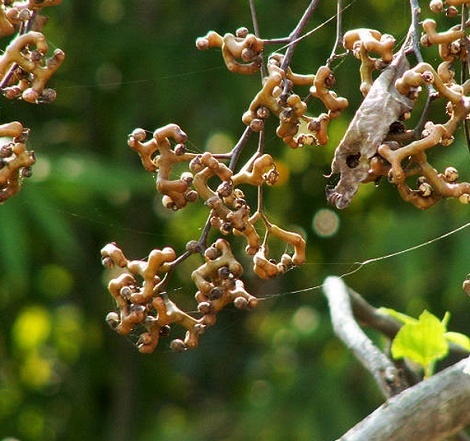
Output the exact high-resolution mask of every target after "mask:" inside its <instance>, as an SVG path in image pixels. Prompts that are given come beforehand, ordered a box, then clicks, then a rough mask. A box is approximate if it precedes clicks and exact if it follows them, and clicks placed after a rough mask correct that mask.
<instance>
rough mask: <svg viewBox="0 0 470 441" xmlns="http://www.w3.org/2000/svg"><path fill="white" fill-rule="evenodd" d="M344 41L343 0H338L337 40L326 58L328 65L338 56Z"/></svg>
mask: <svg viewBox="0 0 470 441" xmlns="http://www.w3.org/2000/svg"><path fill="white" fill-rule="evenodd" d="M342 41H343V0H337V2H336V40H335V44H334V45H333V49H332V50H331V55H330V57H329V58H328V60H326V65H327V66H328V67H330V65H331V63H332V62H333V61H334V60H335V58H336V57H337V55H336V51H337V50H338V47H339V46H340V45H341V44H342Z"/></svg>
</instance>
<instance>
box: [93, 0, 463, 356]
mask: <svg viewBox="0 0 470 441" xmlns="http://www.w3.org/2000/svg"><path fill="white" fill-rule="evenodd" d="M452 7H453V8H455V6H454V5H452ZM444 9H445V8H443V10H444ZM449 9H450V6H449V8H447V13H448V15H452V13H451V12H452V11H450V10H449ZM422 24H423V28H424V31H425V34H424V36H423V38H422V41H421V44H422V45H423V46H425V45H430V44H438V45H439V47H440V53H441V57H442V58H443V63H442V64H441V66H440V67H439V68H438V70H437V72H436V71H435V70H434V69H433V68H432V67H431V66H430V65H428V64H424V63H420V64H418V65H417V66H415V67H414V68H410V66H409V63H408V60H407V52H408V51H412V50H413V49H414V48H415V44H410V43H408V44H406V45H404V46H403V47H402V48H401V49H400V50H395V39H394V38H393V37H392V36H391V35H388V34H381V33H380V32H378V31H375V30H372V29H356V30H353V31H349V32H347V33H345V34H344V38H343V46H344V48H345V49H346V50H347V51H348V52H351V53H352V54H354V56H355V57H356V58H358V59H359V60H360V61H361V67H360V75H361V85H360V90H361V92H362V94H363V96H364V100H363V102H362V104H361V106H360V108H359V109H358V111H357V112H356V114H355V116H354V118H353V120H352V121H351V123H350V126H349V128H348V130H347V132H346V134H345V135H344V138H343V140H342V141H341V143H340V144H339V146H338V147H337V149H336V151H335V157H334V159H333V162H332V174H340V179H339V182H338V184H337V185H336V186H335V187H334V188H327V197H328V200H329V201H330V202H331V203H332V204H333V205H335V206H336V207H338V208H344V207H346V206H347V205H348V204H349V203H350V201H351V199H352V197H353V196H354V194H355V193H356V191H357V189H358V187H359V185H360V184H361V183H365V182H371V181H375V182H377V181H378V180H379V179H380V178H381V177H382V176H387V177H388V178H389V180H390V181H391V182H392V183H393V184H395V185H396V186H397V188H398V190H399V192H400V194H401V195H402V197H403V198H404V199H405V200H407V201H410V202H412V203H413V204H415V205H416V206H417V207H419V208H427V207H429V206H430V205H432V204H433V203H435V202H437V201H438V200H439V199H441V198H444V197H457V198H459V199H460V201H461V202H463V203H467V202H468V201H469V198H470V196H469V195H470V184H468V183H465V182H458V173H457V171H456V170H455V169H454V168H452V167H448V168H447V169H446V170H445V171H444V172H443V173H438V172H437V171H436V170H434V168H432V167H431V166H430V165H429V164H428V162H427V158H426V155H425V150H426V149H427V148H430V147H432V146H435V145H437V144H441V145H448V144H450V142H451V141H452V139H453V138H452V135H453V133H454V132H455V130H456V128H457V125H458V124H459V123H460V122H462V120H463V119H464V118H466V116H467V114H468V112H469V111H470V102H469V101H468V99H467V97H466V90H467V88H469V87H470V86H469V85H467V83H464V84H463V85H459V84H457V83H456V82H455V80H454V77H453V75H452V65H453V63H454V62H456V61H459V60H461V59H462V58H465V57H466V50H465V44H464V43H465V42H464V41H463V39H464V38H465V33H464V31H463V30H461V29H460V28H459V27H456V28H455V29H451V30H450V31H448V32H444V33H438V32H437V31H436V26H435V23H434V22H432V21H429V20H425V21H424V22H423V23H422ZM196 46H197V48H198V49H200V50H206V49H209V48H213V47H218V48H220V49H221V51H222V56H223V59H224V62H225V64H226V66H227V68H228V69H229V70H230V71H232V72H236V73H241V74H253V73H255V72H259V71H260V70H262V71H263V72H264V73H265V75H264V78H263V81H262V87H261V90H260V91H259V92H258V93H257V94H256V96H255V97H254V99H253V100H252V102H251V103H250V105H249V107H248V110H247V111H246V112H245V113H244V114H243V116H242V120H243V122H244V123H245V124H246V125H247V130H248V132H245V133H252V132H261V131H263V130H264V127H265V121H266V119H267V118H268V117H269V116H270V115H274V116H275V117H276V118H277V119H278V120H279V125H278V127H277V130H276V133H277V135H278V136H279V138H281V139H282V140H283V141H284V142H285V143H286V144H287V145H289V146H290V147H292V148H297V147H301V146H304V145H323V144H326V143H327V142H328V134H327V128H328V123H329V121H330V120H331V119H333V118H337V117H338V116H339V115H340V114H341V112H342V111H343V110H344V109H345V108H346V107H347V106H348V101H347V100H346V99H345V98H342V97H338V96H337V94H336V93H335V92H334V91H333V90H332V87H333V86H334V82H335V78H334V75H333V72H332V71H331V69H330V67H329V65H325V66H321V67H320V68H319V69H318V71H317V72H316V73H315V74H307V75H301V74H297V73H294V72H292V70H291V69H290V67H289V62H288V57H287V53H286V55H283V54H280V53H276V52H275V53H272V54H271V55H270V56H269V57H267V60H266V65H265V66H263V58H262V57H263V51H264V46H265V42H264V41H263V40H262V39H260V38H259V37H257V36H255V35H253V34H251V33H249V32H248V30H247V29H246V28H240V29H238V30H237V31H236V32H235V34H230V33H227V34H225V35H223V36H222V35H219V34H218V33H217V32H214V31H211V32H209V33H208V34H207V35H205V36H204V37H200V38H198V39H197V40H196ZM372 53H373V54H375V55H376V56H377V55H378V57H377V58H374V57H372V55H371V54H372ZM375 71H381V73H380V74H379V75H378V76H377V78H375V79H374V72H375ZM298 86H307V87H309V92H310V93H309V94H308V96H307V97H306V98H304V99H301V98H300V96H299V95H298V93H296V91H295V90H294V88H297V87H298ZM422 86H426V87H427V88H428V89H429V90H432V95H433V98H437V97H443V98H445V99H446V100H447V101H448V104H447V112H448V114H449V115H450V118H449V121H448V122H447V123H445V124H434V123H432V122H428V123H427V124H425V125H424V127H423V128H422V129H424V130H419V131H420V133H417V130H407V129H406V128H405V126H404V123H403V121H404V120H405V119H406V118H407V116H409V113H410V111H411V110H412V109H413V105H414V103H415V101H416V99H417V96H418V94H419V92H420V90H421V87H422ZM431 88H432V89H431ZM312 99H319V100H321V101H322V103H323V104H324V106H325V108H326V110H325V112H324V113H321V114H320V115H319V116H317V117H312V116H308V115H307V105H308V103H309V101H310V100H312ZM186 141H187V135H186V134H185V133H184V132H183V131H182V130H181V128H180V127H179V126H177V125H176V124H168V125H167V126H164V127H161V128H159V129H157V130H156V131H155V132H154V133H153V136H152V137H151V138H150V139H147V134H146V131H145V130H143V129H136V130H134V131H133V132H132V133H131V134H130V135H129V138H128V144H129V146H130V147H131V148H132V149H133V150H135V151H136V152H137V153H138V154H139V156H140V158H141V161H142V164H143V166H144V168H145V169H146V170H147V171H149V172H151V173H156V176H157V177H156V185H157V190H158V192H159V193H161V194H162V195H163V197H162V203H163V205H164V206H165V207H167V208H169V209H172V210H179V209H182V208H184V207H185V206H186V205H187V204H188V203H190V202H194V201H196V200H197V199H199V198H200V199H202V200H203V201H204V203H205V205H206V206H207V207H208V208H209V209H210V216H209V223H208V224H207V226H206V229H205V230H204V231H205V233H203V236H202V237H203V239H200V240H199V241H192V242H189V243H188V244H187V249H186V252H185V253H184V254H183V255H181V256H179V257H178V256H177V255H176V253H175V251H174V250H173V249H171V248H164V249H163V250H158V249H156V250H153V251H152V253H151V254H150V255H149V258H148V260H146V261H128V260H127V259H126V258H125V257H124V255H123V253H122V251H121V250H120V249H119V248H117V246H116V245H115V244H108V245H107V246H105V247H104V248H103V249H102V259H103V263H104V265H105V266H107V267H113V266H118V267H120V268H122V273H121V275H119V276H118V277H117V278H115V279H113V280H111V282H110V284H109V289H110V291H111V294H112V296H113V297H114V298H115V300H116V304H117V309H118V310H117V312H111V313H110V314H109V315H108V322H109V323H110V325H111V326H112V327H113V328H115V329H116V330H117V332H119V333H120V334H124V335H126V334H129V333H131V332H132V331H134V332H135V331H136V330H138V329H142V330H143V331H142V333H141V334H140V337H139V339H138V342H137V346H138V348H139V350H140V351H141V352H152V351H153V350H154V349H155V347H156V345H157V344H158V341H159V338H160V337H161V336H162V335H166V334H167V333H168V326H169V325H170V324H171V323H179V324H181V325H183V326H184V327H185V328H186V329H187V333H186V337H185V338H184V340H179V339H178V340H173V343H172V344H171V347H173V348H174V349H179V350H183V349H186V348H190V347H194V346H196V345H197V344H198V336H199V335H200V334H201V333H202V332H203V331H204V330H205V328H206V327H207V326H210V325H212V324H213V323H214V322H215V315H216V313H217V312H218V311H219V310H220V309H221V308H223V307H224V306H226V305H227V304H229V303H233V304H235V306H236V307H239V308H251V307H253V306H254V305H256V303H257V300H256V298H254V297H253V296H251V295H250V294H249V293H247V292H246V290H245V288H244V285H243V282H242V281H241V279H240V277H241V275H242V267H241V265H240V264H239V263H238V262H237V260H236V259H235V257H234V256H233V253H232V251H231V248H230V245H229V242H228V241H226V240H225V239H217V240H216V241H215V243H213V244H212V245H210V246H207V244H206V240H207V237H208V234H206V233H207V231H208V229H209V228H216V229H218V230H219V231H220V233H221V234H222V235H225V236H227V235H233V236H244V237H245V240H246V242H247V246H246V253H247V254H248V255H249V256H252V259H253V269H254V272H255V273H256V274H257V275H258V276H259V277H261V278H270V277H275V276H277V275H279V274H282V273H284V272H285V271H286V270H287V269H288V268H290V267H292V266H293V265H300V264H302V263H303V262H304V260H305V241H304V239H303V238H302V237H301V236H300V235H299V234H297V233H295V232H291V231H286V230H283V229H282V228H280V227H278V226H277V225H274V224H272V223H271V222H269V220H268V219H267V217H266V215H265V213H264V211H263V208H262V203H261V202H260V200H261V199H262V197H260V189H261V187H262V186H263V185H264V184H268V185H273V184H275V183H276V181H277V178H278V172H277V170H276V166H275V163H274V160H273V158H272V157H271V156H270V155H269V154H263V153H262V152H261V151H260V149H258V151H257V152H256V153H255V154H254V155H253V156H252V158H251V159H250V160H249V161H247V163H246V164H245V165H244V166H243V167H242V168H241V169H240V170H238V171H235V168H236V161H234V160H233V159H234V158H235V157H238V156H237V155H238V153H239V152H238V151H237V149H238V146H235V147H234V149H233V150H232V151H231V152H230V153H226V154H213V153H210V152H205V153H203V154H195V153H191V152H188V151H187V150H186V147H185V143H186ZM227 162H228V165H227ZM180 163H187V164H188V166H189V170H188V171H186V172H184V173H183V174H181V175H180V176H179V177H173V176H172V172H173V168H174V166H175V165H176V164H180ZM412 175H419V178H418V185H419V187H418V189H417V190H412V189H411V188H409V187H408V184H406V182H405V180H406V178H408V177H409V176H412ZM246 184H248V185H252V186H255V187H258V189H259V191H258V199H257V202H258V206H257V209H256V211H255V212H254V213H252V210H251V207H250V205H249V203H248V201H247V199H246V198H245V195H244V193H243V191H242V189H241V188H240V185H246ZM258 222H261V224H262V226H263V230H264V237H263V238H261V237H260V235H259V233H258V230H259V229H257V228H255V224H256V223H258ZM273 237H274V238H277V239H280V240H281V241H284V242H286V244H288V245H290V246H291V247H292V248H293V253H292V254H287V253H285V254H283V255H282V256H281V258H280V259H279V260H277V261H276V260H274V259H272V258H271V257H270V256H269V248H268V239H269V238H273ZM191 254H200V255H201V256H202V257H203V259H204V262H203V264H202V265H201V266H200V267H199V268H197V269H196V270H194V271H193V273H192V278H193V281H194V283H195V285H196V287H197V293H196V296H195V297H196V301H197V302H198V310H199V312H200V314H201V317H200V318H198V319H195V318H193V317H191V316H189V315H188V314H186V313H185V312H183V311H181V310H180V309H178V308H177V307H176V305H175V304H174V303H173V302H172V301H171V300H170V299H169V298H168V294H167V289H166V287H167V283H168V276H169V274H170V273H171V271H172V270H173V268H174V267H175V266H177V265H178V264H179V263H180V262H181V261H182V260H183V259H185V258H186V257H188V256H189V255H191ZM153 259H156V260H155V261H154V260H153ZM151 262H157V264H151ZM137 278H140V279H142V281H143V282H142V284H141V285H139V281H138V280H137Z"/></svg>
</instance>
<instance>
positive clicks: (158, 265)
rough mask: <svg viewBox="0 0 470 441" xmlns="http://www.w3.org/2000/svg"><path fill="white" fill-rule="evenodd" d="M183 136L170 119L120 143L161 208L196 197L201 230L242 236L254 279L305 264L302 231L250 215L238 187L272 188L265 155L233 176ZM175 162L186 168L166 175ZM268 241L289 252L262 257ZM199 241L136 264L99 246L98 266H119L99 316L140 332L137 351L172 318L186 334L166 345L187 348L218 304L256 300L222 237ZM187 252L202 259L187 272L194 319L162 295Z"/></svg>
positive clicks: (124, 330) (272, 169)
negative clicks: (147, 178)
mask: <svg viewBox="0 0 470 441" xmlns="http://www.w3.org/2000/svg"><path fill="white" fill-rule="evenodd" d="M186 140H187V136H186V134H185V133H184V132H183V131H182V130H181V128H180V127H179V126H178V125H176V124H168V125H166V126H164V127H161V128H159V129H157V130H155V132H154V133H153V136H152V137H151V138H150V139H149V140H146V132H145V130H143V129H136V130H134V131H133V132H132V133H131V134H130V135H129V138H128V144H129V146H130V147H131V148H132V149H133V150H135V151H136V152H137V153H138V154H139V156H140V158H141V161H142V165H143V166H144V168H145V169H146V170H147V171H149V172H151V173H155V172H156V173H157V177H156V186H157V190H158V192H159V193H160V194H162V195H163V197H162V203H163V205H164V206H165V207H167V208H169V209H171V210H179V209H182V208H184V207H185V206H186V205H187V204H188V203H189V202H194V201H196V200H197V199H199V198H200V199H202V200H203V201H204V203H205V205H206V206H207V207H208V208H209V210H210V215H209V221H208V224H207V228H215V229H217V230H219V231H220V233H221V234H222V235H223V236H230V235H234V236H243V237H244V238H245V240H246V243H247V245H246V248H245V251H246V253H247V255H249V256H251V257H252V259H253V270H254V272H255V273H256V274H257V275H258V276H259V277H261V278H265V279H267V278H271V277H275V276H277V275H278V274H282V273H284V272H285V271H287V270H288V269H289V268H291V267H292V266H294V265H301V264H302V263H303V262H304V261H305V240H304V239H303V238H302V236H300V235H299V234H297V233H295V232H292V231H286V230H284V229H282V228H280V227H279V226H277V225H275V224H273V223H271V222H269V221H268V219H267V217H266V215H265V214H264V213H263V211H262V210H261V209H260V208H259V207H258V209H257V210H256V212H254V213H253V214H252V213H251V208H250V206H249V204H248V202H247V200H246V199H245V196H244V193H243V191H242V190H241V188H240V185H251V186H255V187H258V188H260V187H261V186H262V185H264V184H267V185H274V184H275V183H276V181H277V179H278V172H277V170H276V166H275V163H274V161H273V158H272V157H271V156H270V155H268V154H261V153H259V152H258V153H255V154H254V155H253V157H252V158H251V159H250V160H249V161H248V162H247V163H246V164H245V165H244V166H243V167H242V168H241V169H240V170H239V171H238V172H237V173H235V172H234V171H233V170H232V169H231V168H230V167H229V166H227V165H226V164H225V162H226V161H227V159H228V157H227V155H219V156H220V157H218V155H216V154H212V153H209V152H205V153H203V154H195V153H190V152H188V151H187V150H186V147H185V142H186ZM182 162H184V163H187V164H188V167H189V170H188V171H186V172H184V173H182V174H181V175H180V176H179V177H175V178H173V177H172V171H173V168H174V166H175V165H176V164H179V163H182ZM258 222H262V223H263V225H264V237H263V238H261V237H260V235H259V233H258V230H257V229H256V228H255V224H256V223H258ZM270 238H276V239H278V240H281V241H284V242H285V243H286V244H288V245H289V246H291V247H292V248H293V253H292V254H288V253H284V254H283V255H282V256H281V258H280V260H279V261H278V262H276V261H275V260H273V259H272V258H270V256H269V255H268V254H269V247H268V240H269V239H270ZM206 239H207V235H205V236H204V238H203V239H201V240H199V241H190V242H189V243H188V244H187V246H186V251H185V254H183V255H181V256H179V257H177V255H176V253H175V251H174V250H173V249H172V248H169V247H166V248H163V249H161V250H160V249H154V250H153V251H152V252H151V253H150V254H149V256H148V259H146V260H143V261H142V260H138V261H135V260H128V259H127V258H126V257H125V256H124V254H123V252H122V251H121V250H120V249H119V248H118V247H117V246H116V245H115V244H114V243H111V244H108V245H106V246H105V247H104V248H103V249H102V250H101V257H102V262H103V265H104V266H106V267H108V268H112V267H115V266H117V267H120V268H122V272H121V274H119V275H118V276H117V277H115V278H114V279H112V280H111V281H110V282H109V286H108V287H109V291H110V292H111V295H112V296H113V297H114V299H115V301H116V305H117V311H116V312H111V313H109V314H108V316H107V321H108V323H109V324H110V325H111V327H112V328H114V329H115V330H116V331H117V332H118V333H120V334H122V335H128V334H130V333H131V332H139V330H141V332H140V334H139V337H138V340H137V343H136V345H137V347H138V349H139V351H140V352H143V353H149V352H152V351H153V350H154V349H155V347H156V346H157V344H158V341H159V339H160V337H161V336H162V335H167V334H168V332H169V326H170V325H171V324H172V323H176V324H179V325H181V326H183V327H184V328H186V336H185V338H184V339H183V340H181V339H175V340H173V341H172V342H171V344H170V347H171V348H172V349H174V350H184V349H187V348H193V347H195V346H197V344H198V339H199V335H200V334H201V333H202V332H204V330H205V329H206V328H207V327H208V326H212V325H213V324H214V323H215V321H216V314H217V312H218V311H220V310H221V309H222V308H224V307H225V306H226V305H228V304H234V305H235V307H237V308H239V309H251V308H253V307H254V306H255V305H256V304H257V299H256V298H255V297H254V296H252V295H250V294H249V293H248V292H247V291H246V289H245V287H244V284H243V282H242V280H241V278H240V277H241V276H242V273H243V267H242V265H241V264H240V263H239V262H238V261H237V260H236V258H235V257H234V255H233V252H232V250H231V247H230V244H229V242H228V241H227V240H226V239H223V238H219V239H216V240H215V242H214V243H213V244H211V245H209V246H207V245H206V243H205V242H206ZM192 254H199V255H201V256H202V258H203V263H202V264H201V265H200V266H199V267H198V268H196V269H195V270H194V271H193V272H192V275H191V277H192V280H193V282H194V284H195V286H196V288H197V292H196V294H195V298H196V301H197V303H198V311H199V314H200V317H199V318H198V319H196V318H194V317H192V316H190V315H188V314H187V313H185V312H183V311H182V310H181V309H179V308H178V307H177V306H176V305H175V304H174V302H172V301H171V300H170V299H169V298H168V294H167V292H166V291H167V290H166V286H167V282H168V276H169V273H170V272H171V270H172V269H173V268H174V267H175V266H176V265H178V263H180V262H181V260H182V259H184V258H186V257H189V256H190V255H192ZM140 281H141V283H140Z"/></svg>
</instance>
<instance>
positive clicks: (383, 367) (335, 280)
mask: <svg viewBox="0 0 470 441" xmlns="http://www.w3.org/2000/svg"><path fill="white" fill-rule="evenodd" d="M323 290H324V293H325V296H326V297H327V299H328V304H329V307H330V314H331V321H332V323H333V329H334V331H335V334H336V335H337V336H338V337H339V338H340V339H341V340H342V341H343V342H344V343H345V344H346V346H347V347H348V348H349V349H350V350H351V351H352V352H353V354H354V355H355V356H356V358H357V359H358V360H359V361H360V362H361V363H362V365H363V366H364V367H365V368H366V369H367V370H368V371H369V372H370V373H371V374H372V375H373V377H374V379H375V381H376V382H377V384H378V385H379V387H380V388H381V390H382V392H383V393H384V395H385V397H389V396H392V395H395V394H397V393H399V392H401V391H402V390H404V389H405V388H406V387H407V385H406V384H405V383H404V380H403V378H402V376H401V375H400V372H399V371H398V369H397V368H396V367H395V365H394V364H393V363H392V362H391V361H390V360H389V358H388V357H387V356H386V355H385V354H383V353H382V352H381V351H380V350H379V349H378V348H377V347H376V346H375V345H374V343H372V341H371V340H370V339H369V337H367V335H366V334H365V333H364V332H363V330H362V329H361V327H360V326H359V325H358V324H357V322H356V319H355V318H354V314H353V311H352V307H351V299H350V295H349V292H348V288H347V286H346V285H345V284H344V282H343V280H342V279H340V278H339V277H328V278H327V279H326V280H325V283H324V285H323Z"/></svg>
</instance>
